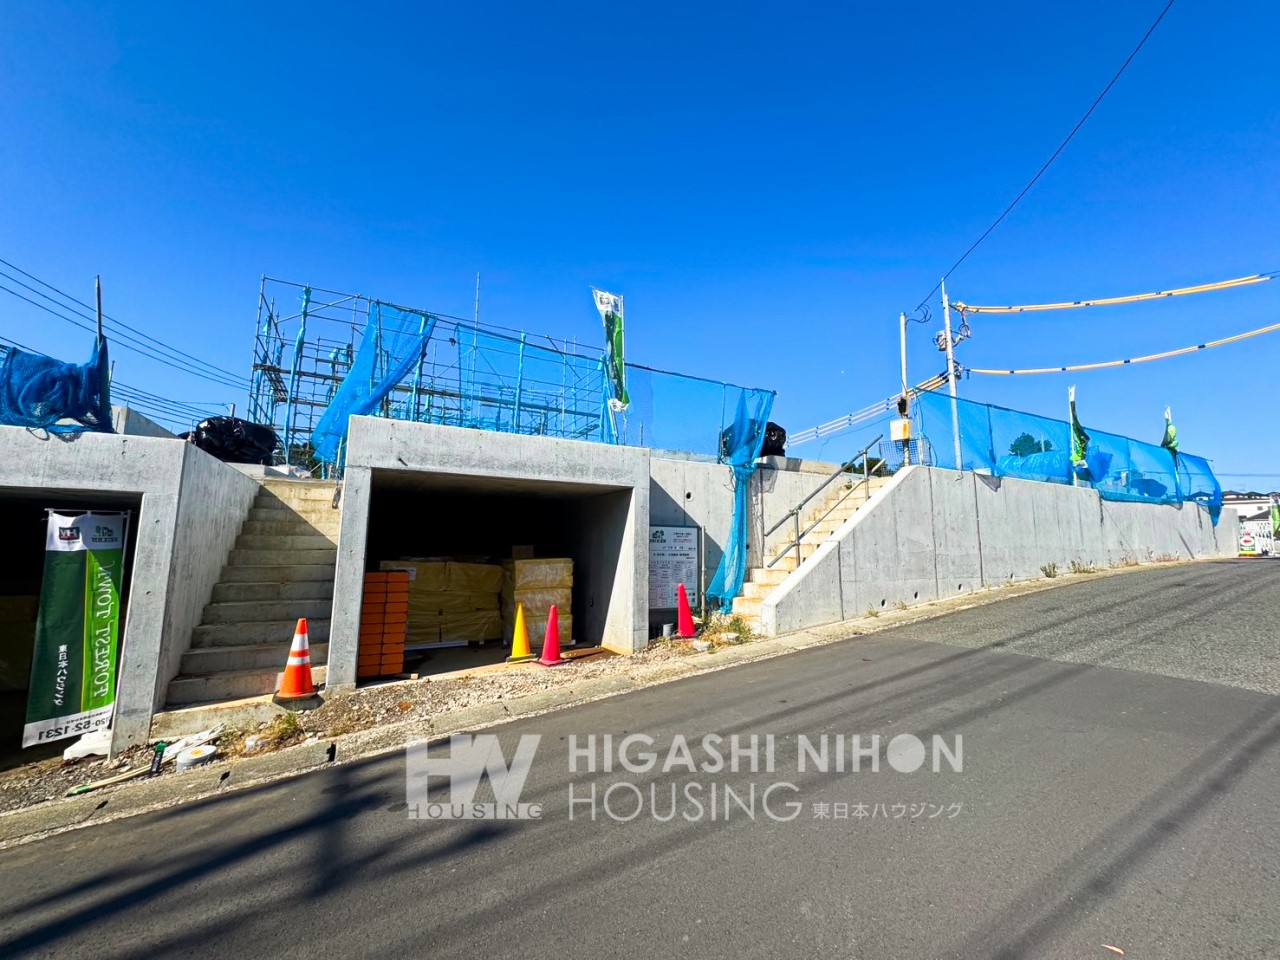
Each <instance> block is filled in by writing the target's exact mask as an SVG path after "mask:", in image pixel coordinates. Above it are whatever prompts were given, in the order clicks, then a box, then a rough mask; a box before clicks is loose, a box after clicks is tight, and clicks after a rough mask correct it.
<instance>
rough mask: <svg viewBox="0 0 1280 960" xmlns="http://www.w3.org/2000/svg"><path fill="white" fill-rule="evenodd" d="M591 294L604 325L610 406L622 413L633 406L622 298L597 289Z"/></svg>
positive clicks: (592, 290)
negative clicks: (628, 374)
mask: <svg viewBox="0 0 1280 960" xmlns="http://www.w3.org/2000/svg"><path fill="white" fill-rule="evenodd" d="M591 292H592V293H593V294H595V298H596V309H597V310H599V311H600V319H601V321H603V323H604V343H605V365H606V367H607V370H608V374H609V383H610V385H611V386H612V387H613V396H612V397H611V398H610V399H609V406H610V407H611V408H613V409H614V410H615V411H619V412H620V411H623V410H625V409H627V407H628V406H630V405H631V397H629V396H628V395H627V364H626V360H624V359H623V352H622V346H623V344H622V297H620V296H618V295H617V294H614V293H609V292H608V291H607V290H597V289H595V287H592V288H591Z"/></svg>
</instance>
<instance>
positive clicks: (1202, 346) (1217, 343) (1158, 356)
mask: <svg viewBox="0 0 1280 960" xmlns="http://www.w3.org/2000/svg"><path fill="white" fill-rule="evenodd" d="M1277 330H1280V323H1273V324H1272V325H1271V326H1269V327H1260V328H1259V329H1257V330H1250V331H1248V332H1247V333H1238V334H1236V335H1235V336H1234V337H1223V338H1222V339H1221V340H1211V341H1209V342H1208V343H1199V344H1196V345H1195V346H1194V347H1182V348H1181V349H1178V350H1166V351H1165V352H1164V353H1152V354H1148V355H1147V356H1145V357H1132V358H1130V359H1128V360H1108V361H1106V362H1105V363H1080V364H1076V365H1075V366H1071V367H1038V368H1036V369H1032V370H981V369H978V368H977V367H968V368H966V369H967V370H968V372H969V373H982V374H988V375H991V376H1019V375H1023V374H1032V373H1074V372H1076V371H1078V370H1102V369H1105V368H1107V367H1123V366H1126V365H1128V364H1133V363H1150V362H1151V361H1152V360H1167V359H1169V358H1170V357H1180V356H1183V355H1185V354H1188V353H1195V352H1196V351H1197V350H1209V349H1211V348H1213V347H1222V346H1225V345H1227V344H1228V343H1238V342H1239V341H1241V340H1248V339H1249V338H1250V337H1260V336H1262V335H1263V334H1264V333H1274V332H1275V331H1277Z"/></svg>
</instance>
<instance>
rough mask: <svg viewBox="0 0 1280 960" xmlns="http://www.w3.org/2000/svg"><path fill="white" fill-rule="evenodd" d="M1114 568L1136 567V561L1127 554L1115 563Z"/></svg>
mask: <svg viewBox="0 0 1280 960" xmlns="http://www.w3.org/2000/svg"><path fill="white" fill-rule="evenodd" d="M1116 566H1117V567H1136V566H1138V561H1137V560H1135V559H1133V557H1131V556H1129V555H1128V554H1125V555H1124V556H1123V557H1121V558H1120V560H1119V561H1118V562H1117V563H1116Z"/></svg>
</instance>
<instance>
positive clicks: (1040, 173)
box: [916, 0, 1174, 310]
mask: <svg viewBox="0 0 1280 960" xmlns="http://www.w3.org/2000/svg"><path fill="white" fill-rule="evenodd" d="M1173 2H1174V0H1169V2H1168V3H1167V4H1165V7H1164V9H1163V10H1161V11H1160V16H1158V17H1156V19H1155V22H1154V23H1152V24H1151V26H1150V27H1149V28H1148V29H1147V32H1146V33H1145V34H1143V35H1142V39H1141V40H1139V41H1138V45H1137V46H1136V47H1134V48H1133V52H1132V53H1130V54H1129V56H1128V57H1126V58H1125V61H1124V63H1122V64H1121V65H1120V69H1119V70H1117V71H1116V75H1115V76H1114V77H1112V78H1111V81H1110V82H1109V83H1108V84H1107V85H1106V86H1105V87H1103V88H1102V92H1101V93H1100V94H1098V96H1097V99H1095V100H1094V101H1093V103H1092V104H1090V105H1089V109H1088V110H1086V111H1085V112H1084V116H1083V117H1081V118H1080V119H1079V120H1078V121H1076V125H1075V126H1074V127H1072V128H1071V132H1070V133H1068V134H1067V136H1066V139H1065V140H1063V141H1062V142H1061V143H1060V144H1058V149H1057V150H1054V151H1053V153H1052V154H1051V155H1050V157H1049V159H1048V160H1046V161H1045V162H1044V165H1043V166H1042V167H1041V168H1040V169H1039V170H1037V171H1036V175H1035V176H1034V177H1032V178H1031V180H1030V181H1029V182H1028V183H1027V185H1026V186H1025V187H1023V188H1022V191H1021V192H1020V193H1019V194H1018V195H1017V196H1016V197H1014V198H1013V202H1012V203H1011V204H1009V205H1008V206H1007V207H1005V208H1004V212H1003V213H1001V214H1000V216H998V217H996V219H995V220H994V221H993V222H992V224H991V226H989V227H987V229H986V230H984V231H983V232H982V236H980V237H978V239H977V240H975V241H973V243H972V244H970V245H969V249H968V250H966V251H965V252H964V254H963V255H962V256H961V257H960V259H959V260H957V261H956V262H955V263H953V264H952V265H951V269H950V270H948V271H947V272H946V273H944V274H943V275H942V280H939V281H938V282H937V283H936V284H934V287H933V289H932V290H930V291H929V292H928V293H927V294H925V297H924V299H923V300H921V301H920V306H924V304H926V303H928V302H929V298H930V297H932V296H933V295H934V294H935V293H937V292H938V290H939V288H940V287H941V286H942V284H943V283H944V282H945V281H946V280H947V278H948V277H950V276H951V274H953V273H955V271H956V270H957V269H958V268H959V266H960V265H961V264H962V263H964V262H965V261H966V260H968V259H969V255H970V254H971V253H973V251H975V250H977V249H978V247H979V246H980V245H981V244H982V241H984V240H986V239H987V237H989V236H991V233H992V232H993V231H994V230H995V228H996V227H998V226H1000V224H1001V223H1002V222H1004V218H1005V217H1007V216H1008V215H1009V214H1010V213H1012V212H1013V208H1014V207H1016V206H1017V205H1018V204H1019V203H1020V202H1021V201H1022V198H1023V197H1025V196H1026V195H1027V194H1028V193H1030V192H1031V188H1032V187H1034V186H1035V185H1036V183H1038V182H1039V180H1040V178H1041V177H1043V176H1044V175H1045V172H1046V171H1047V170H1048V169H1049V167H1051V166H1052V165H1053V162H1054V161H1055V160H1057V159H1058V155H1059V154H1061V153H1062V151H1063V150H1065V149H1066V148H1067V144H1069V143H1070V142H1071V141H1072V139H1073V138H1074V137H1075V135H1076V134H1077V133H1079V132H1080V128H1081V127H1083V126H1084V124H1085V121H1086V120H1088V119H1089V118H1090V117H1091V116H1093V111H1095V110H1097V109H1098V104H1100V103H1102V101H1103V98H1105V97H1106V95H1107V94H1108V93H1110V92H1111V88H1112V87H1114V86H1115V85H1116V81H1117V80H1119V79H1120V76H1121V75H1122V74H1123V73H1124V72H1125V70H1126V69H1128V66H1129V64H1130V63H1132V62H1133V58H1134V57H1136V56H1137V55H1138V51H1139V50H1141V49H1142V48H1143V46H1145V45H1146V42H1147V40H1149V39H1150V38H1151V34H1153V33H1155V31H1156V27H1158V26H1160V21H1161V20H1163V19H1164V17H1165V14H1166V13H1168V12H1169V8H1170V7H1172V6H1173ZM916 309H917V310H918V309H920V307H916Z"/></svg>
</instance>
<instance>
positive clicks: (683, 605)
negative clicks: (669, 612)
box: [676, 583, 698, 637]
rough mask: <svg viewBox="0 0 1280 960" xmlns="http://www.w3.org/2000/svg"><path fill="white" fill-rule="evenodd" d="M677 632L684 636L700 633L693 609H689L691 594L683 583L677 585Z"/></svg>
mask: <svg viewBox="0 0 1280 960" xmlns="http://www.w3.org/2000/svg"><path fill="white" fill-rule="evenodd" d="M676 632H677V633H678V634H679V635H680V636H682V637H693V636H697V634H698V631H697V630H695V629H694V626H693V611H692V610H690V609H689V594H687V593H686V592H685V589H684V584H683V583H682V584H680V585H679V586H678V587H676Z"/></svg>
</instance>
